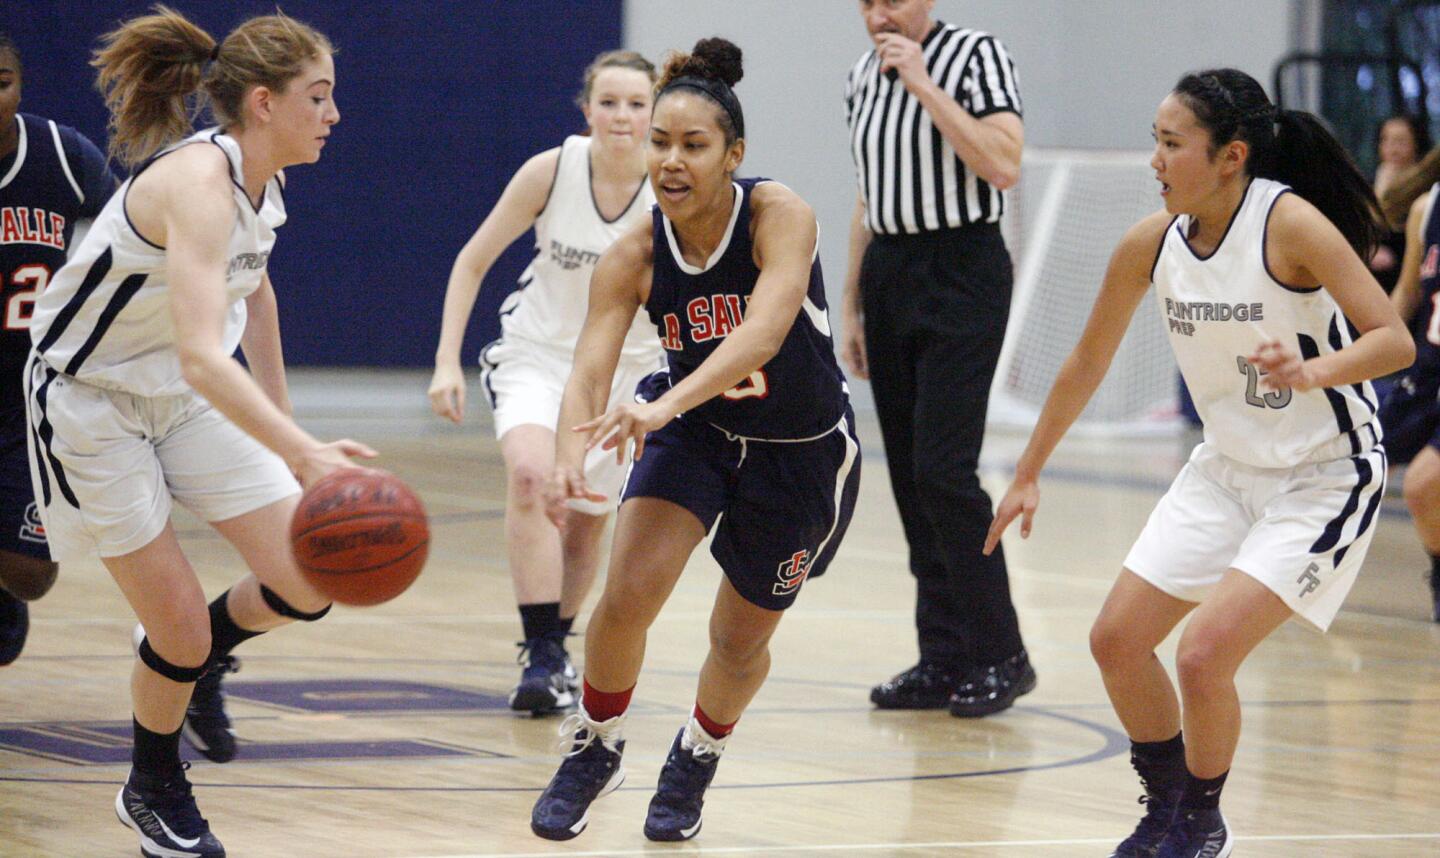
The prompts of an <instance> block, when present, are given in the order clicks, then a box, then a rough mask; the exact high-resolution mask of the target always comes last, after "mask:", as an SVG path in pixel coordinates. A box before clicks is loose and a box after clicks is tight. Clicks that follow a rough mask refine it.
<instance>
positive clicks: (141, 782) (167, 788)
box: [115, 763, 225, 858]
mask: <svg viewBox="0 0 1440 858" xmlns="http://www.w3.org/2000/svg"><path fill="white" fill-rule="evenodd" d="M189 767H190V764H189V763H182V764H181V766H180V768H178V769H176V770H175V772H174V774H172V775H170V776H169V777H160V776H156V775H147V774H145V773H144V772H141V771H139V770H137V769H133V768H132V769H131V770H130V777H129V779H127V780H126V781H125V786H123V787H121V788H120V792H119V793H117V794H116V795H115V815H116V816H117V817H119V818H120V821H121V822H122V823H124V824H125V826H126V827H127V828H130V829H131V830H133V831H134V832H135V833H136V834H138V835H140V853H141V854H142V855H145V856H147V858H225V847H224V846H221V845H220V841H219V840H216V839H215V835H214V834H211V833H210V823H208V822H206V821H205V817H203V816H201V815H200V808H198V807H196V806H195V796H193V795H192V794H191V792H190V781H189V780H187V779H186V777H185V770H186V769H188V768H189Z"/></svg>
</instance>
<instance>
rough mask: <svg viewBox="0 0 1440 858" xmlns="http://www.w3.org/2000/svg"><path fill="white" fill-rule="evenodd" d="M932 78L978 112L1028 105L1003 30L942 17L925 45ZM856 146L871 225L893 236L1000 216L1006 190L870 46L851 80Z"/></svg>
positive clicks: (848, 93)
mask: <svg viewBox="0 0 1440 858" xmlns="http://www.w3.org/2000/svg"><path fill="white" fill-rule="evenodd" d="M921 49H922V51H923V52H924V55H925V68H926V70H927V71H928V72H929V73H930V78H931V79H932V80H934V81H935V83H936V85H938V86H939V87H940V88H941V89H942V90H944V91H945V92H947V93H949V94H950V96H951V97H952V98H954V99H955V100H956V101H957V102H959V103H960V106H961V107H964V108H965V109H966V110H968V111H969V112H970V113H971V115H973V116H975V117H976V118H980V117H983V116H989V115H990V114H992V113H1001V112H1004V111H1009V112H1011V113H1015V114H1019V113H1021V105H1020V88H1019V85H1018V84H1017V82H1016V79H1015V64H1014V63H1013V62H1011V60H1010V55H1009V54H1008V53H1007V52H1006V51H1005V48H1004V46H1002V45H1001V44H1000V42H999V40H997V39H996V38H995V37H994V36H991V35H990V34H989V33H983V32H981V31H979V30H968V29H963V28H961V27H956V26H954V25H952V24H946V23H944V22H943V21H940V22H936V25H935V28H934V29H932V30H931V31H930V34H929V35H927V36H926V37H925V40H924V41H923V42H922V43H921ZM845 107H846V121H847V123H848V124H849V126H850V153H851V156H852V157H853V158H854V159H855V172H856V178H857V179H858V181H859V183H860V198H861V200H862V202H863V203H864V205H865V225H866V226H867V227H869V229H870V231H871V232H875V233H883V234H887V235H894V234H903V233H919V232H930V231H934V230H940V229H953V228H955V227H961V226H965V225H967V224H972V223H995V222H998V221H999V220H1000V215H1001V214H1003V213H1004V211H1005V195H1004V194H1003V193H1001V192H1000V191H999V190H997V189H996V188H994V187H992V186H991V185H990V184H989V183H988V182H986V181H985V180H984V179H981V178H980V177H979V176H977V175H975V172H974V171H973V170H970V169H969V168H968V167H966V166H965V163H964V162H963V161H961V160H960V158H959V156H957V155H956V154H955V149H954V147H952V146H951V145H950V144H949V143H947V142H946V141H945V138H944V137H942V136H941V134H940V129H938V128H936V127H935V124H934V122H932V121H931V119H930V114H929V113H927V112H926V111H925V110H924V109H923V108H921V106H920V101H919V99H917V98H915V97H914V96H913V95H911V94H910V91H909V90H907V89H906V88H905V84H904V83H903V82H901V80H900V79H899V78H898V77H896V78H895V79H894V80H891V79H890V78H889V77H887V76H886V75H883V74H881V73H880V60H879V58H878V56H877V55H876V52H875V51H874V50H873V49H872V50H870V51H867V52H866V53H865V55H864V56H862V57H861V58H860V61H859V62H857V63H856V64H855V67H854V68H852V69H851V70H850V76H849V78H848V79H847V80H846V83H845Z"/></svg>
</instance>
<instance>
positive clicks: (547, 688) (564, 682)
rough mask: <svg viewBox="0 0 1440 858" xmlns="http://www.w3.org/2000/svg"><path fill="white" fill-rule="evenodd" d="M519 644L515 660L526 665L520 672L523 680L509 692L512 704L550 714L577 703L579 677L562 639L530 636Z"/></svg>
mask: <svg viewBox="0 0 1440 858" xmlns="http://www.w3.org/2000/svg"><path fill="white" fill-rule="evenodd" d="M519 646H520V656H519V657H518V658H517V659H516V660H517V661H518V662H519V663H520V664H522V665H524V666H525V668H524V670H522V671H521V672H520V684H519V685H516V686H515V688H514V690H513V691H511V692H510V708H511V709H514V710H515V711H517V712H529V713H530V714H532V715H548V714H551V713H554V712H560V711H562V710H565V709H568V708H570V707H571V706H574V705H575V699H576V698H575V692H576V691H577V690H578V689H579V687H580V677H579V675H578V674H576V672H575V666H574V665H572V664H571V663H570V654H569V653H568V652H566V651H565V644H564V641H563V639H561V638H556V637H550V636H546V637H538V638H531V639H530V640H528V641H525V642H523V643H521V644H520V645H519Z"/></svg>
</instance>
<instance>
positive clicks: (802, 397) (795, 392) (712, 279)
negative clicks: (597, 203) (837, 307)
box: [645, 179, 847, 440]
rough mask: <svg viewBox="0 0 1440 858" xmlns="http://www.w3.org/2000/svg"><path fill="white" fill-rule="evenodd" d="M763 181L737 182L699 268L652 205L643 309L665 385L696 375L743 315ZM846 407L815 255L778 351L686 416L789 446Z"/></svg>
mask: <svg viewBox="0 0 1440 858" xmlns="http://www.w3.org/2000/svg"><path fill="white" fill-rule="evenodd" d="M766 181H769V180H768V179H737V180H735V210H734V212H733V213H732V214H731V219H730V227H729V229H728V230H727V231H726V233H725V238H724V239H723V240H722V241H721V243H720V247H718V248H716V251H715V253H714V254H713V255H712V256H711V257H710V260H709V262H708V263H707V264H706V265H705V266H704V267H703V268H696V267H695V266H692V265H689V264H688V263H686V262H685V261H684V259H683V258H682V257H681V255H680V248H679V244H678V243H677V240H676V238H675V233H674V228H673V226H672V225H671V223H670V221H669V219H668V218H666V217H665V215H664V213H663V212H661V211H660V207H659V206H658V205H657V206H655V209H654V215H653V217H654V223H655V226H654V234H653V237H654V244H655V250H654V257H655V264H654V275H653V277H652V279H651V283H650V298H649V300H647V301H646V302H645V309H646V311H647V312H648V313H649V314H650V320H651V321H652V322H654V323H655V326H656V328H657V329H658V330H659V332H660V342H661V345H663V346H664V347H665V353H666V356H667V358H668V360H669V382H670V384H671V385H674V384H678V383H680V381H681V380H682V379H684V378H685V377H686V376H687V375H689V374H690V373H691V372H694V371H695V369H696V367H698V366H700V364H701V363H702V362H703V361H704V360H705V359H706V358H707V357H709V356H710V354H711V352H713V351H715V349H716V348H718V347H719V346H720V343H721V342H722V341H724V339H725V337H726V336H728V335H729V334H730V332H731V331H732V330H734V329H735V328H736V327H738V326H739V325H740V322H741V321H742V319H743V318H744V315H745V307H746V303H747V302H748V301H749V300H750V293H751V292H752V291H753V290H754V289H755V283H756V281H757V280H758V279H759V277H760V269H759V268H758V267H757V266H756V265H755V258H754V252H753V247H752V245H753V242H752V240H751V236H750V195H751V192H752V191H753V190H754V188H755V186H756V185H759V184H761V183H763V182H766ZM846 402H847V395H846V389H845V379H844V376H842V375H841V374H840V367H839V365H838V364H837V363H836V362H835V349H834V346H833V345H832V343H831V340H830V322H829V318H828V317H827V315H826V305H825V282H824V279H823V278H822V276H821V273H820V258H819V254H818V248H817V253H816V256H815V257H814V260H813V261H812V262H811V264H810V284H809V290H808V291H807V293H806V297H805V303H804V305H803V307H802V309H801V311H800V312H799V313H798V314H796V317H795V322H794V324H793V325H791V327H790V332H789V333H788V334H786V336H785V341H784V343H783V344H782V345H781V346H780V351H779V352H777V353H776V355H775V356H774V357H773V358H771V359H770V361H769V362H768V363H766V364H765V365H764V366H763V367H761V368H760V369H758V370H756V371H755V372H754V373H751V375H750V377H749V378H747V379H746V380H744V381H742V382H741V383H740V384H738V385H736V386H735V387H733V388H731V389H730V390H727V391H725V392H724V393H722V394H720V395H719V396H717V397H715V398H714V399H711V400H709V401H708V402H704V403H701V404H700V405H698V406H696V407H695V408H694V409H692V410H691V411H690V412H689V415H688V416H693V417H695V418H697V419H700V420H704V421H706V422H708V423H711V424H713V425H714V426H716V427H718V428H720V429H723V430H724V431H726V432H729V433H731V434H734V435H739V436H743V437H746V438H759V439H772V440H793V439H800V438H813V437H815V436H817V435H820V434H823V433H826V432H829V431H830V430H831V429H833V428H834V427H835V425H836V424H837V423H838V422H839V421H840V418H841V417H842V416H843V415H844V413H845V407H846Z"/></svg>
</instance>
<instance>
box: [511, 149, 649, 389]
mask: <svg viewBox="0 0 1440 858" xmlns="http://www.w3.org/2000/svg"><path fill="white" fill-rule="evenodd" d="M654 204H655V192H654V191H653V190H651V188H650V180H649V179H648V178H647V179H645V180H644V181H642V182H641V183H640V188H639V190H637V191H636V192H635V198H634V199H632V200H631V201H630V205H629V206H628V207H627V208H626V209H625V211H624V212H623V213H622V214H621V215H620V216H619V217H617V218H616V219H615V220H609V221H607V220H606V219H605V218H603V217H601V215H600V210H599V208H598V207H597V206H596V204H595V194H594V192H593V191H592V190H591V187H590V138H589V137H580V136H571V137H567V138H566V139H565V142H564V144H562V145H561V147H560V162H559V163H558V164H557V165H556V167H555V183H554V184H553V185H552V186H551V188H550V197H549V198H548V199H547V200H546V201H545V209H544V210H543V211H541V212H540V216H539V217H538V218H536V220H535V259H534V260H532V261H531V263H530V265H529V267H528V268H526V269H525V273H523V274H521V275H520V288H518V289H516V290H515V291H514V292H512V293H511V294H510V295H509V296H508V297H507V298H506V299H505V302H504V303H503V304H502V305H501V307H500V323H501V327H502V329H503V330H504V332H505V338H506V339H507V340H508V339H511V338H518V339H522V340H526V341H529V342H532V343H535V344H539V345H542V346H547V347H550V348H552V349H556V350H563V351H564V352H565V355H566V357H567V359H568V358H569V357H570V355H572V354H573V353H574V351H575V342H576V341H577V340H578V339H579V338H580V329H581V328H582V327H584V325H585V311H586V309H587V307H588V306H589V303H590V302H589V298H590V275H591V274H592V273H594V271H595V263H596V262H598V261H599V260H600V254H601V253H604V252H605V250H606V249H608V248H609V247H610V245H612V244H614V243H615V240H616V239H618V238H619V237H620V236H621V235H623V234H624V233H625V232H626V231H627V230H630V229H632V228H634V227H635V226H636V225H638V224H641V223H647V222H648V219H649V217H650V207H651V206H653V205H654ZM621 354H622V356H623V357H625V358H627V359H629V358H633V359H637V360H638V359H647V358H654V359H655V360H656V361H657V362H658V361H659V359H660V338H659V335H658V334H656V332H655V326H654V325H652V324H650V320H649V318H648V317H647V316H646V315H645V313H644V311H643V310H641V311H639V312H637V313H636V314H635V321H634V322H633V323H631V325H630V332H629V333H628V334H627V335H626V336H625V346H624V349H623V350H622V352H621Z"/></svg>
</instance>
